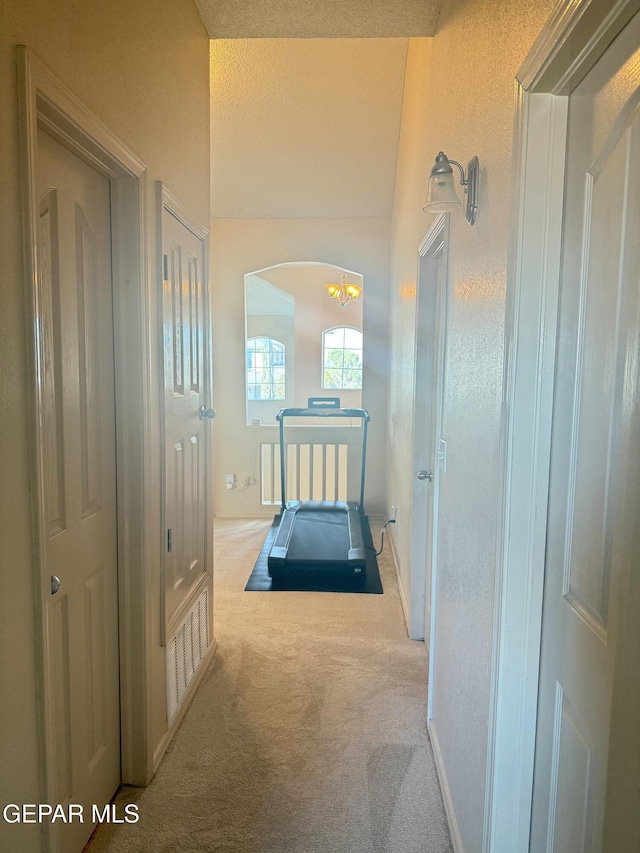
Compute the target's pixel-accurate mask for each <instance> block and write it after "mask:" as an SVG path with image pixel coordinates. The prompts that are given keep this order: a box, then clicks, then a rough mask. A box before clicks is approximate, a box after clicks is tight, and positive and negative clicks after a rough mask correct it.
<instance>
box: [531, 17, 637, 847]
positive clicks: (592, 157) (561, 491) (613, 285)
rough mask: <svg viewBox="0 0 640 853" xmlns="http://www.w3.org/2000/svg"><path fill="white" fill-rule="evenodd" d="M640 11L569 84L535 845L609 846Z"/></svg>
mask: <svg viewBox="0 0 640 853" xmlns="http://www.w3.org/2000/svg"><path fill="white" fill-rule="evenodd" d="M639 45H640V16H636V18H634V20H633V21H632V22H631V23H630V24H628V25H627V27H626V28H625V30H624V31H623V32H622V33H621V34H620V35H619V36H618V38H617V39H616V41H615V42H614V43H613V45H611V46H610V47H609V48H608V50H607V51H606V52H605V54H603V56H602V57H601V58H600V59H599V61H598V63H597V64H596V65H595V66H594V68H593V69H592V70H591V71H590V72H589V74H588V75H587V76H586V77H585V78H584V80H582V82H581V83H580V85H579V86H577V88H576V89H575V90H574V91H573V92H572V93H571V96H570V98H569V115H568V137H567V160H566V162H567V166H566V182H565V203H564V226H563V258H562V272H561V282H560V310H559V325H558V350H557V360H556V383H555V395H554V412H553V427H552V439H551V446H552V454H551V472H550V486H549V511H548V530H547V557H546V570H545V591H544V602H543V621H542V649H541V662H540V683H539V701H538V725H537V737H536V759H535V773H534V791H533V811H532V829H531V841H530V844H531V849H532V850H536V851H538V850H540V851H542V850H545V851H563V853H564V851H567V853H570V851H576V853H579V851H590V853H596V851H599V850H601V849H602V837H603V827H604V817H605V816H604V806H605V795H606V789H607V770H608V746H609V734H610V729H611V706H612V691H613V682H614V678H615V669H616V664H617V665H623V666H624V661H620V660H618V661H616V657H615V649H616V647H618V646H619V645H620V644H621V642H622V643H623V645H624V637H623V635H622V634H621V627H622V623H621V621H620V618H619V610H620V605H621V603H622V599H621V596H622V597H626V595H627V590H628V588H629V572H630V570H631V567H632V565H635V567H636V569H637V567H638V561H637V558H636V557H635V556H634V554H633V545H632V535H633V530H634V524H637V517H635V514H634V506H633V502H634V500H635V495H636V493H637V484H638V481H639V479H640V460H639V459H638V452H637V451H638V448H637V447H635V448H634V447H633V443H632V436H635V435H637V434H638V421H639V420H640V414H639V410H640V388H639V387H638V359H639V354H638V352H637V349H635V346H636V344H637V339H638V334H639V331H640V326H639V325H638V322H639V318H638V292H637V291H638V280H639V273H640V252H639V248H638V233H639V232H640V192H639V191H638V186H639V185H640V109H639V108H640V77H639V75H638V74H637V73H636V71H635V69H636V68H637V65H638V59H639V58H640V48H639V47H638V46H639Z"/></svg>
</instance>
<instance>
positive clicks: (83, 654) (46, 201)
mask: <svg viewBox="0 0 640 853" xmlns="http://www.w3.org/2000/svg"><path fill="white" fill-rule="evenodd" d="M38 195H39V198H40V224H39V235H38V243H39V246H38V249H39V251H38V255H39V259H40V267H39V270H38V289H39V299H40V306H39V307H40V312H41V314H40V317H41V322H42V326H43V328H42V340H43V343H44V345H43V352H42V353H41V357H42V367H41V370H42V374H41V375H42V379H43V401H44V402H43V411H42V413H41V415H42V418H43V423H44V429H43V434H44V439H45V444H44V447H43V448H42V457H43V468H44V471H45V484H44V485H45V490H44V502H45V513H46V521H47V525H48V541H47V544H46V560H47V571H50V573H51V575H52V576H56V577H57V578H59V581H60V587H59V589H58V590H57V591H56V585H57V582H52V589H51V598H50V600H49V604H48V635H47V639H46V648H47V665H48V669H49V671H48V678H49V682H50V695H51V697H52V705H53V708H52V710H53V714H52V722H53V736H54V745H53V758H54V766H53V767H52V768H51V769H52V780H51V781H52V785H51V789H52V791H53V793H54V796H55V798H54V800H53V802H54V803H63V804H64V803H69V802H71V803H78V804H82V805H83V807H84V822H83V823H80V822H79V821H77V820H75V821H73V822H72V823H69V824H64V823H62V822H61V821H56V823H55V824H54V827H55V831H54V838H55V843H56V847H57V849H58V850H59V851H64V853H67V851H69V853H73V851H80V850H82V848H83V846H84V843H85V842H86V839H87V838H88V836H89V835H90V834H91V831H92V820H91V814H92V812H91V805H92V804H93V803H95V804H99V805H100V804H102V805H104V804H106V803H108V802H109V800H110V799H111V797H112V795H113V793H114V791H115V790H116V788H117V786H118V784H119V781H120V712H119V702H120V700H119V663H118V598H117V595H118V591H117V538H116V476H115V470H116V469H115V402H114V372H113V371H114V368H113V320H112V286H111V230H110V218H111V209H110V188H109V181H108V180H107V179H106V178H105V177H103V176H102V175H101V174H99V173H98V172H97V171H95V170H94V169H93V168H91V167H90V166H88V165H87V164H86V163H85V162H84V161H83V160H81V159H80V158H79V157H77V156H76V155H75V154H73V153H71V151H69V150H68V149H66V148H64V147H63V146H62V145H60V144H59V143H57V142H56V141H54V140H53V139H52V138H51V137H50V136H49V135H48V134H46V133H44V132H42V131H39V132H38Z"/></svg>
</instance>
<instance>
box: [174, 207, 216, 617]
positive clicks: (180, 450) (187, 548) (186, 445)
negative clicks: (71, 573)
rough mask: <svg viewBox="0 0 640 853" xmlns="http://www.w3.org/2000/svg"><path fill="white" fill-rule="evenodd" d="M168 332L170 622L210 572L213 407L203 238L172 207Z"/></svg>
mask: <svg viewBox="0 0 640 853" xmlns="http://www.w3.org/2000/svg"><path fill="white" fill-rule="evenodd" d="M162 239H163V259H164V288H163V290H164V292H163V326H164V377H165V389H164V392H165V393H164V400H165V424H164V428H165V447H166V457H165V472H166V473H165V519H166V528H167V551H166V562H165V613H166V620H167V622H169V621H170V620H171V617H172V615H173V614H174V613H175V612H176V611H177V609H178V608H179V607H180V605H181V604H182V603H183V602H184V601H185V599H186V598H187V596H188V595H189V592H190V591H191V590H193V589H194V586H195V585H197V584H198V582H199V580H200V579H201V578H202V576H203V575H204V574H205V573H207V572H208V571H209V569H210V566H209V562H210V560H209V555H208V551H207V542H208V541H210V539H209V538H208V537H207V530H206V512H207V501H208V486H209V484H208V473H207V472H208V465H209V452H210V451H209V446H210V445H209V432H210V430H211V427H210V420H209V418H207V417H204V418H203V417H202V416H201V414H200V410H201V408H203V407H204V408H205V409H206V408H207V407H209V406H210V402H211V401H210V400H209V399H208V394H207V382H208V377H207V369H206V354H207V342H206V334H205V333H206V329H207V328H208V325H207V317H206V298H205V297H206V293H205V287H204V284H205V281H206V271H205V269H204V264H205V252H204V244H203V240H202V239H201V238H200V237H199V236H197V235H196V234H194V233H193V232H192V231H191V230H190V229H189V228H187V227H186V225H184V224H183V223H182V222H180V221H179V220H178V219H177V218H176V217H175V216H173V215H172V214H171V212H170V211H168V210H167V209H166V208H165V207H163V209H162Z"/></svg>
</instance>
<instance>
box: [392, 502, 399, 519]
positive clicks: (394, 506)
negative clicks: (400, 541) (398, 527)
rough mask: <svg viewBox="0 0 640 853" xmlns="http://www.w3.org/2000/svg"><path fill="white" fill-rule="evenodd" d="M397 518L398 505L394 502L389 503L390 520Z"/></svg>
mask: <svg viewBox="0 0 640 853" xmlns="http://www.w3.org/2000/svg"><path fill="white" fill-rule="evenodd" d="M397 520H398V507H397V506H396V505H395V504H391V521H397Z"/></svg>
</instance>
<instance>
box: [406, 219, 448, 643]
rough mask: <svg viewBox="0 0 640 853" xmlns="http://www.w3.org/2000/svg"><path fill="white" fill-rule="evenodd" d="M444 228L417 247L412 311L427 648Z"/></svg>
mask: <svg viewBox="0 0 640 853" xmlns="http://www.w3.org/2000/svg"><path fill="white" fill-rule="evenodd" d="M445 224H446V220H445V219H444V218H441V219H440V220H439V221H437V222H436V224H435V226H434V227H433V228H432V229H431V230H430V232H429V234H428V235H427V237H426V238H425V241H424V242H423V244H422V246H421V248H420V266H419V270H418V306H417V312H416V385H415V421H414V422H415V427H414V436H413V493H412V528H411V567H412V569H411V570H412V590H411V613H410V625H409V636H410V637H411V638H412V639H421V638H424V640H425V642H426V643H427V645H430V629H431V618H432V608H431V598H432V580H433V567H434V554H435V551H434V548H435V545H436V539H437V527H436V512H437V491H438V482H439V464H438V443H439V440H440V425H441V420H442V388H443V378H444V377H443V370H444V328H445V322H444V310H445V306H446V293H445V281H446V274H445V242H444V240H445Z"/></svg>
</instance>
